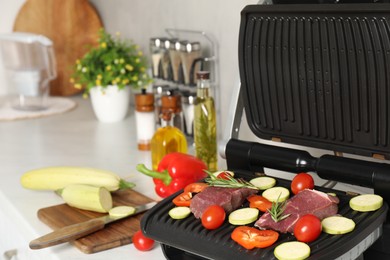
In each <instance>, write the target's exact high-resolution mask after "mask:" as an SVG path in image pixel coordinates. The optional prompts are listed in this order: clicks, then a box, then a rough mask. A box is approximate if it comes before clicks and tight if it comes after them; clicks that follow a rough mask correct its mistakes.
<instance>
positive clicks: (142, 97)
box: [135, 89, 154, 112]
mask: <svg viewBox="0 0 390 260" xmlns="http://www.w3.org/2000/svg"><path fill="white" fill-rule="evenodd" d="M135 109H136V110H137V111H139V112H151V111H154V95H153V94H152V93H147V92H146V89H142V92H141V93H139V94H136V95H135Z"/></svg>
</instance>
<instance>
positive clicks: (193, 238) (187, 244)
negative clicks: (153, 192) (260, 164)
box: [141, 172, 388, 260]
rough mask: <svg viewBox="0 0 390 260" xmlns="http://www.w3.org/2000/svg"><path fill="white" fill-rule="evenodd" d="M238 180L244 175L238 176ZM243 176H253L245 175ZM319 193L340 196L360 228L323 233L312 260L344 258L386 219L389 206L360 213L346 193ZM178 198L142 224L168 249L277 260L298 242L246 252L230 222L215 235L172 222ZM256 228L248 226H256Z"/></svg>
mask: <svg viewBox="0 0 390 260" xmlns="http://www.w3.org/2000/svg"><path fill="white" fill-rule="evenodd" d="M236 176H240V174H239V173H237V172H236ZM241 176H250V175H245V174H242V175H241ZM246 179H248V178H246ZM277 185H278V186H284V187H287V188H289V187H290V181H287V180H283V179H277ZM316 189H318V190H321V191H324V192H333V193H336V194H337V196H338V197H339V199H340V204H339V211H338V212H339V214H340V215H343V216H345V217H348V218H351V219H353V220H354V221H355V223H356V227H355V230H354V231H353V232H351V233H348V234H345V235H328V234H325V233H322V234H321V236H320V237H319V238H318V239H317V240H316V241H314V242H312V243H310V244H309V246H310V248H311V256H310V258H309V259H326V260H328V259H334V258H337V257H339V256H341V255H343V254H344V253H346V252H348V251H349V250H351V249H352V248H353V247H355V246H356V245H357V244H359V242H361V241H362V240H364V239H365V238H366V237H367V236H368V235H369V234H371V233H372V232H373V231H374V230H376V229H377V228H378V227H379V226H380V225H381V224H382V223H383V222H384V220H385V218H386V212H387V210H388V206H387V204H386V203H385V204H384V206H382V208H381V209H379V210H377V211H375V212H371V213H359V212H356V211H353V210H352V209H351V208H350V207H349V200H350V198H351V197H350V196H348V195H346V194H345V192H341V191H335V190H331V189H323V188H319V187H316ZM291 194H292V193H291ZM174 197H175V196H171V197H169V198H167V199H165V200H163V201H162V202H160V203H159V204H158V205H157V206H155V207H154V208H152V209H151V210H149V211H148V212H147V213H146V214H145V215H144V217H143V219H142V222H141V226H142V229H143V231H144V232H145V234H146V235H147V236H149V237H151V238H153V239H155V240H157V241H159V242H162V243H164V244H166V245H169V246H172V247H175V248H179V249H181V250H184V251H188V252H190V253H193V254H195V255H199V256H202V257H204V258H210V259H259V258H261V259H276V258H275V257H274V254H273V251H274V249H275V247H276V246H277V245H279V244H280V243H283V242H287V241H291V240H295V238H294V236H293V235H291V234H280V237H279V240H278V241H277V242H276V243H275V244H274V245H273V246H271V247H268V248H265V249H253V250H246V249H245V248H243V247H242V246H240V245H239V244H237V243H236V242H234V241H233V240H232V239H231V238H230V234H231V233H232V232H233V229H234V228H235V227H236V226H233V225H230V224H229V223H228V221H227V218H226V220H225V223H224V224H223V225H222V226H221V227H219V228H218V229H216V230H211V231H209V230H207V229H205V228H204V227H203V226H202V224H201V221H200V220H199V219H196V218H195V217H194V216H193V215H191V216H190V217H188V218H186V219H183V220H174V219H172V218H171V217H170V216H169V215H168V211H169V210H170V209H172V208H173V207H174V204H173V203H172V202H171V201H172V199H173V198H174ZM243 206H248V204H247V203H245V204H244V205H243ZM253 224H254V223H252V224H250V225H248V226H253ZM178 259H183V258H178Z"/></svg>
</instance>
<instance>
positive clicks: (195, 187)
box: [184, 182, 209, 193]
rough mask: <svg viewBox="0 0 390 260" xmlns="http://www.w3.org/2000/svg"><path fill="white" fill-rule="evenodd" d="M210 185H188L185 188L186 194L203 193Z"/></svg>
mask: <svg viewBox="0 0 390 260" xmlns="http://www.w3.org/2000/svg"><path fill="white" fill-rule="evenodd" d="M208 186H209V185H208V184H207V183H203V182H194V183H190V184H188V185H187V186H186V187H185V188H184V192H193V193H199V192H201V191H203V190H204V189H205V188H207V187H208Z"/></svg>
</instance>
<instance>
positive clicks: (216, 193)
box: [190, 186, 257, 218]
mask: <svg viewBox="0 0 390 260" xmlns="http://www.w3.org/2000/svg"><path fill="white" fill-rule="evenodd" d="M256 193H257V190H255V189H250V188H222V187H213V186H210V187H207V188H206V189H204V190H203V191H202V192H200V193H198V194H197V195H196V196H194V197H193V198H192V200H191V206H190V209H191V211H192V213H193V214H194V216H195V217H196V218H200V217H202V214H203V212H204V211H205V210H206V208H207V207H209V206H211V205H219V206H221V207H223V208H224V209H225V212H226V214H229V213H230V212H232V211H233V210H235V209H237V208H238V207H240V206H241V205H242V204H243V203H244V201H245V199H246V198H247V197H248V196H250V195H252V194H256Z"/></svg>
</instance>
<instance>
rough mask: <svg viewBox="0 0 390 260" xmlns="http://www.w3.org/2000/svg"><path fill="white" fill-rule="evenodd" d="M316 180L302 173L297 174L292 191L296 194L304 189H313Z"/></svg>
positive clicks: (292, 183)
mask: <svg viewBox="0 0 390 260" xmlns="http://www.w3.org/2000/svg"><path fill="white" fill-rule="evenodd" d="M313 188H314V180H313V177H311V175H310V174H307V173H304V172H301V173H299V174H297V175H296V176H295V177H294V179H293V180H292V182H291V191H292V192H293V193H294V194H297V193H298V192H300V191H302V190H304V189H313Z"/></svg>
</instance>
